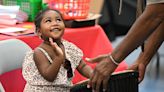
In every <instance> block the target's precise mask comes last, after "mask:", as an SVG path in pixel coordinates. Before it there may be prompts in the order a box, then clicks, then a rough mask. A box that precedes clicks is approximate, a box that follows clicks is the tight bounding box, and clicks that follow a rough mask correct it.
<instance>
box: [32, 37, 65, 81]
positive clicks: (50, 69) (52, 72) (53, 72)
mask: <svg viewBox="0 0 164 92" xmlns="http://www.w3.org/2000/svg"><path fill="white" fill-rule="evenodd" d="M50 44H51V46H52V47H53V50H54V53H55V56H54V57H55V58H52V60H53V61H54V62H53V63H51V64H50V63H49V61H48V59H47V58H46V57H45V55H44V54H43V53H42V52H41V51H40V50H38V49H36V50H35V51H34V61H35V63H36V66H37V67H38V70H39V72H40V73H41V75H42V76H43V77H44V78H45V79H46V80H47V81H50V82H53V81H54V80H55V78H56V76H57V74H58V71H59V69H60V66H61V64H62V63H63V62H64V54H63V51H62V49H61V48H60V47H59V46H58V45H57V44H56V43H54V42H53V41H52V39H50Z"/></svg>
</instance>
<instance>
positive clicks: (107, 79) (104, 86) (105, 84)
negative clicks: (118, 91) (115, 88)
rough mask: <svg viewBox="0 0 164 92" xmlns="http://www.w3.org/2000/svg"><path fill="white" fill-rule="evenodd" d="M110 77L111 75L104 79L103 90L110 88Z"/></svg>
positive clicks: (104, 91)
mask: <svg viewBox="0 0 164 92" xmlns="http://www.w3.org/2000/svg"><path fill="white" fill-rule="evenodd" d="M109 78H110V76H109V77H107V78H105V79H104V80H103V83H102V84H103V92H106V91H107V89H108V85H109V84H108V83H109ZM108 90H110V89H108Z"/></svg>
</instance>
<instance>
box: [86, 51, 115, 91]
mask: <svg viewBox="0 0 164 92" xmlns="http://www.w3.org/2000/svg"><path fill="white" fill-rule="evenodd" d="M86 61H88V62H91V63H98V64H97V65H96V67H95V69H94V71H93V73H92V75H91V78H90V81H89V83H88V87H92V90H93V91H94V92H99V89H100V86H101V84H102V85H103V91H104V92H105V91H106V90H107V85H108V81H109V78H110V75H111V73H113V71H114V70H115V69H116V67H117V65H115V64H114V63H113V62H112V61H111V59H110V58H109V55H107V54H106V55H100V56H98V57H96V58H92V59H91V58H86Z"/></svg>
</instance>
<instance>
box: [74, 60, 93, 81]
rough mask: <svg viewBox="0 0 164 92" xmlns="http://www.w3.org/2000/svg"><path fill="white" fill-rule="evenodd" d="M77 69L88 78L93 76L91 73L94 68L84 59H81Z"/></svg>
mask: <svg viewBox="0 0 164 92" xmlns="http://www.w3.org/2000/svg"><path fill="white" fill-rule="evenodd" d="M77 70H78V72H79V73H80V74H82V75H83V76H84V77H86V78H90V77H91V74H92V71H93V69H92V68H91V67H90V66H89V65H87V64H86V63H85V62H84V60H81V61H80V64H79V66H78V67H77Z"/></svg>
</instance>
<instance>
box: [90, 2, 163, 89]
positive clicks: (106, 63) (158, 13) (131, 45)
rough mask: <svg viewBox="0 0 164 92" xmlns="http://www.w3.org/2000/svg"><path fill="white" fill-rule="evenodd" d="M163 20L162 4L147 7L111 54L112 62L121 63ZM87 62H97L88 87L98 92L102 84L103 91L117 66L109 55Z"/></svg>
mask: <svg viewBox="0 0 164 92" xmlns="http://www.w3.org/2000/svg"><path fill="white" fill-rule="evenodd" d="M163 19H164V4H152V5H148V6H147V7H146V9H145V11H144V12H143V14H142V15H141V16H140V17H139V18H138V19H137V20H136V22H135V23H134V24H133V26H132V27H131V29H130V31H129V32H128V34H127V35H126V37H125V38H124V40H123V41H122V42H121V43H120V44H119V45H118V46H117V47H116V48H115V49H114V50H113V52H112V53H111V55H112V57H113V58H114V60H115V61H116V62H118V63H119V62H121V61H123V59H125V58H126V57H127V56H128V55H129V54H130V53H131V52H132V51H133V50H134V49H136V48H137V47H138V46H140V45H141V44H142V43H143V42H144V41H145V40H146V39H147V38H148V37H149V36H150V35H151V34H152V33H153V31H155V29H156V28H157V27H158V26H159V25H160V24H161V23H162V22H163ZM87 61H90V62H99V63H98V64H97V66H96V67H95V69H94V71H93V73H92V76H91V78H90V82H89V86H92V88H93V90H94V91H95V92H99V88H100V85H101V83H102V84H103V90H104V91H105V90H106V89H107V81H108V80H109V77H110V76H109V75H111V73H112V72H114V70H115V69H116V68H117V65H116V64H114V63H113V62H112V60H111V59H110V58H109V55H101V56H98V57H96V58H94V59H89V60H88V59H87ZM101 61H103V62H101Z"/></svg>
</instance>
